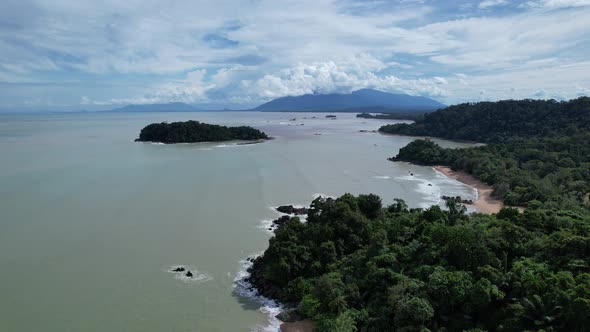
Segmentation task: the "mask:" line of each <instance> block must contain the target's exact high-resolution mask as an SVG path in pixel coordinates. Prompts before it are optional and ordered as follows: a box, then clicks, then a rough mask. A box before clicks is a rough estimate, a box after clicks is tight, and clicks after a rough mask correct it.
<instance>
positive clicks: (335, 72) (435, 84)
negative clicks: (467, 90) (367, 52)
mask: <svg viewBox="0 0 590 332" xmlns="http://www.w3.org/2000/svg"><path fill="white" fill-rule="evenodd" d="M380 67H381V66H379V65H378V64H377V62H374V63H370V64H369V65H367V64H366V63H365V65H363V63H362V62H355V61H351V62H343V63H335V62H333V61H328V62H322V63H315V64H311V65H305V64H300V65H298V66H295V67H293V68H290V69H287V70H284V71H282V73H281V74H279V75H265V76H264V77H263V78H261V79H259V80H257V81H255V82H249V81H246V82H244V87H247V88H249V89H250V91H251V92H252V93H257V92H258V93H260V95H262V96H263V97H266V98H276V97H281V96H287V95H291V96H294V95H302V94H306V93H329V92H343V93H347V92H351V91H353V90H357V89H361V88H375V89H379V90H384V91H395V92H404V93H408V94H411V95H425V96H431V97H441V96H445V95H447V91H446V90H445V89H444V85H446V84H447V81H446V79H445V78H443V77H434V78H428V79H401V78H399V77H396V76H394V75H377V74H376V73H375V72H374V71H373V70H375V69H378V68H380ZM371 69H373V70H371Z"/></svg>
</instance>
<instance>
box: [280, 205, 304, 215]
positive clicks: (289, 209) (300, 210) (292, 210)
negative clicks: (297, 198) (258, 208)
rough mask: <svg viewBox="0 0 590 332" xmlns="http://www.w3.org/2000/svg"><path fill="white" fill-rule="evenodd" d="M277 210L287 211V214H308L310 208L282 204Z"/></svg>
mask: <svg viewBox="0 0 590 332" xmlns="http://www.w3.org/2000/svg"><path fill="white" fill-rule="evenodd" d="M277 211H279V212H280V213H286V214H297V215H298V214H307V212H308V211H309V209H308V208H305V207H302V208H297V207H294V206H293V205H281V206H279V207H278V208H277Z"/></svg>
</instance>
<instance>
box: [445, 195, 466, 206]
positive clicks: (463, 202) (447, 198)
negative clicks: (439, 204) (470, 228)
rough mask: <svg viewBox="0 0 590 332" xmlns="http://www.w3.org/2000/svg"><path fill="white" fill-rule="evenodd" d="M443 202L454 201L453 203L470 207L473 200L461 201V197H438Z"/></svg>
mask: <svg viewBox="0 0 590 332" xmlns="http://www.w3.org/2000/svg"><path fill="white" fill-rule="evenodd" d="M440 198H441V199H442V200H443V201H450V200H454V201H455V202H459V203H461V204H467V205H472V204H473V200H471V199H462V198H461V196H455V197H452V196H441V197H440Z"/></svg>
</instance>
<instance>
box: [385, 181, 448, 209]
mask: <svg viewBox="0 0 590 332" xmlns="http://www.w3.org/2000/svg"><path fill="white" fill-rule="evenodd" d="M395 179H396V180H402V181H416V182H419V183H418V186H417V188H416V192H418V193H419V194H421V196H422V197H423V198H424V199H425V200H426V201H427V202H424V203H420V204H418V206H419V207H421V208H424V209H426V208H429V207H430V206H432V205H438V204H440V203H441V202H442V199H441V198H440V196H441V189H440V187H439V186H438V185H436V184H435V181H432V180H426V179H422V178H420V177H419V176H418V175H404V176H398V177H396V178H395Z"/></svg>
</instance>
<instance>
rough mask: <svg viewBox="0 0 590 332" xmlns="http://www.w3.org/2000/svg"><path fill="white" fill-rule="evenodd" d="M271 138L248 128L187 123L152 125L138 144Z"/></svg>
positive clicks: (140, 135)
mask: <svg viewBox="0 0 590 332" xmlns="http://www.w3.org/2000/svg"><path fill="white" fill-rule="evenodd" d="M268 138H269V137H268V136H267V135H266V134H265V133H264V132H262V131H260V130H258V129H254V128H252V127H248V126H240V127H226V126H219V125H212V124H207V123H201V122H199V121H193V120H189V121H185V122H172V123H166V122H162V123H152V124H150V125H148V126H146V127H145V128H143V129H142V130H141V132H140V134H139V138H138V139H136V140H135V141H136V142H160V143H165V144H172V143H196V142H221V141H233V140H243V141H252V140H263V139H268Z"/></svg>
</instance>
